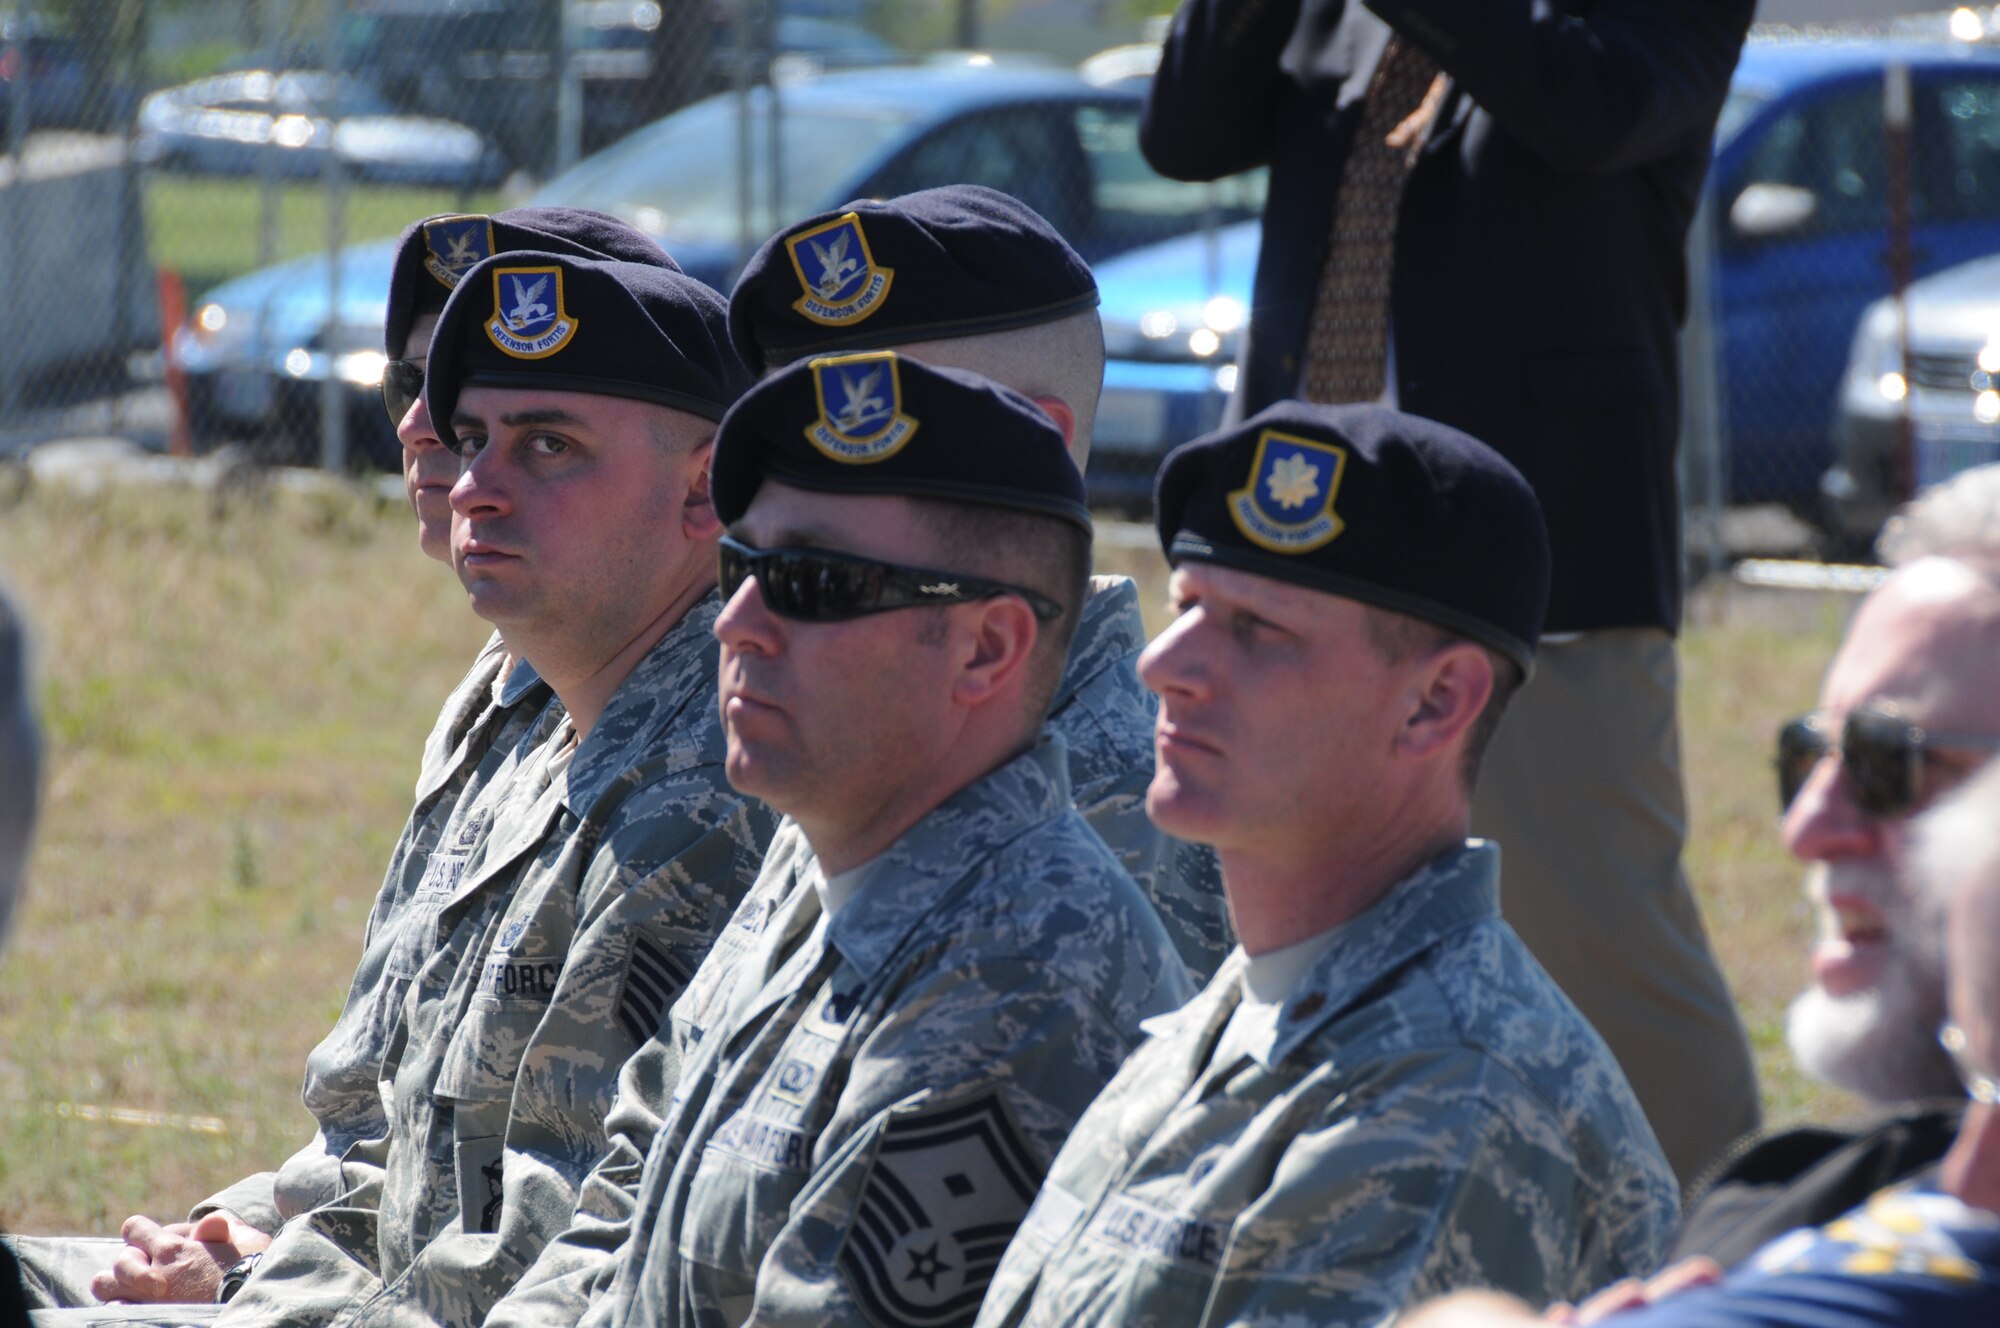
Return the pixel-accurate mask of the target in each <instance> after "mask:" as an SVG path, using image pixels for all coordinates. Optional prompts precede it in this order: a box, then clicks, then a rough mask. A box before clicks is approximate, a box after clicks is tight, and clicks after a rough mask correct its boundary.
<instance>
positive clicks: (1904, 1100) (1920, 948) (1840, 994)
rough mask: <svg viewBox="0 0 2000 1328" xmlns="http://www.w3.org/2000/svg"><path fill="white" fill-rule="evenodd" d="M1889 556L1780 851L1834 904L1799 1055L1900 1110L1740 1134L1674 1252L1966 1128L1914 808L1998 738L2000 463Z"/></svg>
mask: <svg viewBox="0 0 2000 1328" xmlns="http://www.w3.org/2000/svg"><path fill="white" fill-rule="evenodd" d="M1881 550H1882V553H1883V556H1884V559H1885V561H1887V562H1888V563H1889V564H1890V566H1891V567H1892V568H1893V570H1892V572H1891V573H1890V575H1889V577H1888V579H1887V580H1885V581H1884V582H1883V583H1882V585H1881V586H1879V587H1878V588H1877V589H1876V590H1875V591H1874V592H1873V593H1872V594H1870V595H1869V596H1868V598H1867V599H1866V600H1865V601H1863V602H1862V604H1861V607H1860V608H1859V609H1858V610H1857V611H1856V613H1855V615H1854V620H1853V621H1852V622H1851V623H1850V624H1849V626H1848V631H1847V637H1846V639H1845V640H1844V641H1843V642H1842V643H1841V647H1840V650H1839V653H1838V654H1836V655H1835V656H1834V660H1833V664H1832V666H1831V668H1829V669H1828V671H1827V675H1826V682H1825V684H1824V686H1823V687H1822V689H1821V694H1820V705H1819V708H1818V709H1817V710H1815V711H1813V712H1812V713H1810V714H1808V715H1804V716H1801V717H1799V718H1798V719H1795V720H1792V721H1790V722H1789V723H1787V724H1785V725H1784V726H1783V727H1782V728H1781V729H1780V731H1779V735H1778V753H1777V756H1778V759H1777V766H1778V782H1779V796H1780V799H1781V801H1782V803H1783V806H1784V809H1785V821H1784V836H1785V847H1786V848H1788V849H1789V850H1790V851H1791V853H1792V855H1793V856H1794V857H1796V858H1798V859H1799V860H1800V861H1801V862H1804V863H1806V864H1807V867H1808V872H1807V877H1806V893H1807V895H1808V897H1809V898H1810V899H1811V900H1812V902H1813V905H1814V907H1815V909H1816V911H1817V913H1818V917H1819V938H1818V941H1817V943H1816V944H1815V946H1814V948H1813V954H1812V978H1813V980H1812V985H1811V986H1810V987H1808V988H1807V989H1806V991H1805V992H1804V993H1803V994H1802V995H1801V996H1800V997H1799V998H1798V999H1797V1000H1796V1001H1795V1002H1793V1005H1792V1009H1791V1014H1790V1018H1789V1020H1788V1021H1787V1030H1786V1031H1787V1034H1788V1038H1789V1041H1790V1043H1791V1047H1792V1054H1793V1055H1794V1056H1795V1057H1796V1058H1797V1060H1798V1062H1799V1064H1800V1065H1801V1066H1802V1067H1803V1068H1805V1069H1806V1070H1807V1071H1808V1072H1810V1073H1811V1074H1813V1075H1815V1076H1816V1077H1818V1078H1820V1079H1823V1080H1825V1081H1827V1082H1828V1083H1832V1084H1835V1085H1837V1086H1839V1087H1841V1088H1845V1089H1848V1090H1849V1091H1851V1092H1854V1093H1858V1094H1860V1095H1861V1096H1863V1097H1865V1098H1868V1099H1869V1100H1870V1101H1871V1102H1873V1103H1875V1104H1877V1105H1879V1106H1880V1107H1882V1108H1884V1109H1885V1113H1884V1114H1883V1115H1882V1116H1881V1117H1880V1118H1879V1119H1876V1120H1874V1121H1871V1122H1868V1123H1867V1124H1865V1125H1863V1126H1861V1127H1859V1128H1846V1129H1833V1128H1817V1127H1814V1128H1807V1129H1802V1130H1791V1131H1786V1132H1784V1133H1781V1134H1777V1135H1773V1136H1770V1137H1768V1138H1764V1139H1761V1140H1756V1141H1754V1142H1751V1143H1746V1144H1744V1145H1740V1146H1739V1147H1738V1149H1737V1150H1735V1152H1734V1153H1733V1154H1732V1155H1731V1156H1730V1157H1729V1158H1728V1159H1727V1160H1726V1164H1725V1165H1723V1166H1721V1167H1719V1168H1718V1169H1717V1170H1716V1172H1715V1173H1713V1175H1712V1178H1711V1180H1710V1181H1709V1183H1708V1184H1707V1185H1706V1186H1705V1187H1703V1188H1702V1189H1700V1190H1698V1191H1696V1192H1695V1193H1693V1194H1692V1195H1691V1196H1690V1198H1689V1204H1688V1212H1687V1217H1686V1219H1685V1221H1684V1222H1683V1224H1682V1229H1681V1234H1680V1237H1679V1239H1678V1240H1677V1241H1676V1243H1675V1247H1674V1253H1675V1255H1676V1256H1683V1255H1690V1254H1706V1255H1709V1256H1711V1257H1713V1258H1715V1259H1717V1260H1718V1261H1720V1262H1722V1263H1723V1264H1724V1265H1730V1264H1734V1263H1736V1262H1737V1261H1738V1260H1740V1259H1742V1258H1744V1257H1746V1256H1747V1255H1749V1254H1751V1253H1752V1252H1754V1251H1755V1250H1756V1249H1757V1248H1758V1247H1759V1246H1761V1245H1762V1244H1763V1243H1764V1242H1765V1241H1767V1240H1769V1239H1771V1238H1772V1237H1774V1236H1776V1235H1778V1234H1781V1233H1782V1232H1784V1231H1786V1230H1790V1229H1791V1228H1793V1227H1798V1226H1813V1225H1817V1224H1819V1223H1822V1222H1825V1221H1828V1220H1830V1219H1831V1218H1833V1217H1835V1216H1837V1215H1839V1214H1840V1213H1842V1212H1845V1211H1846V1210H1847V1209H1848V1208H1850V1207H1852V1206H1853V1205H1854V1204H1857V1203H1860V1202H1861V1201H1862V1200H1864V1199H1865V1198H1866V1197H1867V1196H1868V1195H1869V1194H1870V1193H1872V1192H1873V1191H1874V1190H1875V1189H1877V1188H1879V1187H1880V1186H1882V1185H1885V1184H1888V1183H1890V1182H1891V1181H1894V1180H1897V1179H1900V1178H1902V1177H1904V1176H1906V1175H1909V1174H1910V1173H1912V1172H1914V1171H1916V1170H1919V1169H1921V1168H1923V1167H1925V1166H1928V1165H1930V1164H1931V1163H1933V1162H1935V1161H1936V1160H1937V1158H1938V1157H1939V1156H1940V1155H1941V1154H1942V1153H1943V1152H1944V1150H1945V1149H1946V1147H1948V1146H1949V1144H1950V1142H1951V1139H1952V1135H1953V1132H1954V1131H1955V1130H1956V1128H1957V1124H1958V1118H1959V1114H1960V1111H1961V1106H1962V1102H1963V1097H1962V1095H1961V1089H1960V1085H1959V1080H1958V1078H1957V1076H1956V1075H1955V1074H1954V1072H1953V1069H1952V1065H1951V1062H1950V1060H1949V1059H1948V1058H1947V1057H1946V1056H1945V1054H1944V1052H1943V1051H1942V1050H1941V1049H1940V1048H1939V1046H1938V1043H1937V1037H1936V1034H1937V1028H1938V1024H1939V1022H1940V1021H1941V1020H1942V1019H1943V1018H1944V1012H1945V984H1944V959H1943V956H1944V935H1943V932H1944V920H1943V915H1942V913H1941V911H1940V910H1938V909H1937V908H1936V907H1935V906H1934V905H1929V904H1925V903H1924V902H1922V900H1923V896H1922V893H1921V892H1919V891H1917V890H1916V889H1915V888H1914V886H1913V885H1912V869H1911V868H1912V864H1911V860H1910V859H1911V853H1912V819H1913V818H1914V817H1915V816H1916V814H1917V813H1919V812H1921V811H1923V810H1924V809H1925V808H1927V807H1929V806H1930V805H1931V804H1933V803H1934V802H1936V801H1937V800H1938V799H1939V798H1940V797H1941V796H1942V795H1944V794H1945V793H1946V792H1948V791H1949V790H1951V789H1952V788H1954V787H1956V786H1957V785H1959V784H1961V783H1963V782H1964V781H1965V780H1966V779H1967V778H1968V777H1969V776H1970V775H1971V773H1972V772H1973V771H1974V770H1975V769H1977V768H1978V766H1979V765H1980V763H1981V762H1982V761H1983V760H1984V759H1986V758H1987V757H1988V756H1989V755H1991V754H1992V753H1993V752H1995V751H1996V750H2000V466H1984V467H1980V468H1979V469H1977V470H1973V471H1968V472H1966V473H1965V474H1964V475H1961V476H1960V477H1958V478H1957V479H1956V480H1954V481H1952V482H1951V483H1949V484H1947V485H1944V486H1942V487H1940V488H1938V489H1935V490H1933V491H1932V492H1931V493H1930V494H1928V495H1926V496H1925V497H1924V498H1923V499H1922V500H1921V501H1919V502H1917V503H1914V504H1912V505H1911V506H1910V507H1909V508H1907V509H1905V511H1904V512H1903V513H1902V514H1901V515H1900V516H1898V517H1897V518H1896V519H1895V520H1894V521H1893V522H1891V523H1890V526H1889V528H1888V530H1887V531H1886V532H1885V533H1884V535H1883V537H1882V541H1881ZM1939 1098H1948V1099H1950V1100H1949V1101H1944V1102H1940V1101H1939V1100H1938V1099H1939Z"/></svg>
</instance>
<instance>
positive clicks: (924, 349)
mask: <svg viewBox="0 0 2000 1328" xmlns="http://www.w3.org/2000/svg"><path fill="white" fill-rule="evenodd" d="M896 350H897V351H898V352H899V353H901V354H905V355H908V356H909V357H910V358H911V359H913V360H920V361H922V362H923V363H925V364H929V365H932V366H934V367H937V366H941V367H943V368H947V369H969V370H971V371H972V372H973V373H976V374H983V375H985V376H986V377H988V378H991V379H992V380H993V381H994V382H996V383H1000V384H1003V385H1005V386H1007V387H1011V388H1013V389H1014V390H1015V391H1016V392H1019V393H1020V394H1021V395H1023V396H1030V397H1060V398H1061V399H1062V400H1063V401H1065V402H1066V403H1068V405H1069V408H1070V410H1071V411H1072V412H1073V413H1074V414H1075V416H1076V436H1075V437H1074V438H1072V439H1071V440H1070V451H1071V452H1072V454H1074V453H1076V451H1077V449H1079V448H1083V447H1088V446H1089V443H1090V430H1091V428H1092V426H1093V425H1094V424H1095V422H1096V420H1097V397H1098V394H1099V393H1100V392H1102V391H1103V390H1104V321H1103V320H1102V319H1101V318H1099V317H1098V314H1097V310H1095V309H1084V310H1081V311H1080V312H1077V313H1073V314H1069V315H1067V316H1066V317H1063V318H1058V319H1056V320H1055V321H1054V322H1052V323H1038V324H1036V325H1035V326H1033V327H1018V328H1013V329H1011V330H1009V331H1006V332H982V333H979V334H978V335H975V336H970V337H952V338H951V339H949V340H944V341H919V342H912V343H910V344H909V345H906V346H898V347H896Z"/></svg>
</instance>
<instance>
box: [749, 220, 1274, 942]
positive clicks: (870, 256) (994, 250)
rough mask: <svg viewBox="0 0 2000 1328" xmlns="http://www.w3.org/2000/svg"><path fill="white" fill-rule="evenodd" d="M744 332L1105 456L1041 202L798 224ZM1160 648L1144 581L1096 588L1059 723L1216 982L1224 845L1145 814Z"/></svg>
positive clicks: (1098, 819) (1176, 930)
mask: <svg viewBox="0 0 2000 1328" xmlns="http://www.w3.org/2000/svg"><path fill="white" fill-rule="evenodd" d="M836 254H837V255H839V256H840V257H838V258H835V259H834V260H833V268H834V269H838V270H831V269H830V268H829V264H828V261H827V260H828V257H829V256H832V255H836ZM857 256H859V258H860V259H861V261H856V258H857ZM834 277H839V278H840V280H839V283H838V285H837V287H836V289H835V292H834V294H833V295H832V296H831V297H828V296H826V295H825V294H824V291H825V289H826V284H827V282H829V281H831V280H832V279H833V278H834ZM729 331H730V335H731V336H732V337H733V338H734V339H735V342H736V348H737V350H738V352H739V353H741V354H742V356H743V358H744V361H745V362H746V363H747V364H749V365H750V367H751V369H752V371H753V372H758V373H764V372H767V371H768V370H770V369H773V368H781V367H783V366H784V365H786V364H789V363H792V362H793V361H795V360H797V359H799V358H801V357H803V356H807V355H832V354H837V353H840V352H844V351H855V350H877V349H886V350H894V351H897V352H898V353H900V354H903V355H907V356H909V357H910V358H912V359H917V360H922V361H923V362H924V363H926V364H930V365H938V366H944V367H947V368H953V369H966V370H969V371H971V372H973V373H977V374H980V375H982V376H984V377H987V378H990V379H992V380H993V381H995V382H998V383H1002V384H1005V385H1006V386H1008V387H1011V388H1013V389H1014V390H1015V391H1017V392H1020V393H1022V394H1023V395H1025V396H1029V397H1033V398H1034V399H1035V403H1036V404H1037V405H1039V406H1040V407H1042V409H1043V410H1044V411H1046V412H1047V413H1048V414H1049V416H1050V418H1051V419H1053V420H1054V421H1055V422H1056V423H1057V425H1058V426H1059V427H1060V428H1061V429H1062V430H1063V436H1064V440H1065V441H1066V442H1067V443H1068V445H1069V451H1070V457H1071V459H1072V460H1073V461H1075V462H1076V467H1077V469H1078V470H1079V471H1081V470H1083V469H1084V466H1085V463H1086V461H1087V460H1088V458H1089V454H1090V440H1091V429H1092V426H1093V424H1094V422H1095V418H1096V413H1097V398H1098V393H1099V392H1100V390H1101V389H1102V387H1103V380H1104V331H1103V326H1102V323H1101V321H1100V320H1099V318H1098V314H1097V283H1096V280H1095V279H1094V278H1093V277H1092V276H1091V275H1090V268H1089V266H1088V265H1086V264H1085V263H1084V261H1083V260H1082V259H1081V258H1079V257H1078V256H1077V254H1076V251H1075V250H1073V249H1071V248H1070V246H1069V245H1068V244H1067V243H1065V242H1064V240H1063V238H1062V236H1060V235H1059V234H1057V233H1056V231H1055V228H1054V227H1052V226H1050V225H1049V224H1048V222H1047V221H1045V220H1044V219H1043V218H1042V217H1041V216H1040V215H1039V214H1037V213H1036V212H1035V211H1034V209H1032V208H1030V207H1028V206H1027V205H1026V204H1025V203H1022V202H1021V201H1020V200H1018V199H1015V198H1011V197H1009V196H1008V195H1006V194H1002V193H999V192H997V191H995V190H992V189H986V188H982V187H980V186H977V185H953V186H949V187H946V188H941V189H926V190H921V191H919V192H917V193H913V194H905V195H903V196H902V197H900V198H892V199H890V200H888V201H887V202H872V201H866V200H861V201H856V202H853V203H850V204H848V205H847V206H845V207H843V208H839V209H836V210H835V211H833V212H828V213H823V214H821V215H819V216H816V217H809V218H807V219H806V220H804V221H801V222H799V223H797V224H796V225H793V226H789V227H786V228H785V229H784V230H782V231H780V232H779V233H778V234H777V235H776V236H774V237H772V238H771V239H770V240H769V241H767V242H766V243H765V244H764V246H763V248H762V249H760V250H758V252H757V254H756V255H755V256H754V257H752V258H751V260H750V263H749V265H748V266H747V267H745V268H744V270H743V275H742V276H741V277H740V278H738V280H737V283H736V289H735V291H734V292H733V293H731V295H730V297H729ZM1145 645H1146V624H1145V620H1144V618H1143V617H1142V616H1141V614H1140V612H1139V594H1138V588H1137V586H1136V585H1134V584H1133V582H1132V580H1131V578H1130V577H1122V576H1118V577H1110V576H1106V577H1094V578H1092V580H1091V587H1090V597H1089V599H1088V600H1086V601H1085V604H1084V612H1083V621H1082V622H1081V623H1080V624H1079V625H1078V627H1077V631H1076V638H1075V640H1074V642H1073V643H1072V644H1071V646H1070V654H1069V663H1068V666H1067V667H1066V668H1065V670H1064V672H1063V679H1062V685H1061V687H1060V688H1059V689H1058V691H1057V694H1056V697H1055V701H1054V703H1053V705H1052V706H1051V707H1050V711H1049V728H1050V729H1052V730H1053V731H1054V732H1056V733H1059V734H1061V735H1062V737H1063V739H1064V740H1065V741H1066V742H1067V744H1068V747H1069V782H1070V789H1071V792H1072V794H1073V795H1074V797H1075V800H1076V809H1077V810H1078V811H1079V812H1081V813H1083V818H1084V819H1085V820H1086V821H1088V822H1090V827H1091V829H1093V830H1095V831H1097V833H1098V834H1099V835H1101V836H1103V838H1104V842H1105V843H1107V844H1109V845H1110V846H1111V848H1112V851H1113V852H1115V853H1117V854H1118V858H1119V861H1120V862H1122V863H1123V864H1124V865H1125V869H1126V870H1127V871H1128V872H1130V873H1131V875H1132V879H1133V880H1135V881H1137V882H1138V883H1139V886H1140V888H1141V889H1143V890H1144V891H1145V892H1146V895H1147V897H1148V898H1149V899H1151V900H1152V901H1153V907H1154V908H1155V909H1156V910H1158V912H1159V915H1160V920H1161V921H1162V922H1163V923H1165V924H1166V928H1167V934H1168V935H1169V936H1171V937H1173V940H1174V946H1175V948H1176V949H1178V950H1179V951H1180V955H1181V958H1182V960H1183V961H1185V962H1186V964H1187V966H1188V971H1189V972H1191V973H1192V974H1193V975H1194V979H1195V981H1197V982H1205V981H1207V979H1208V977H1209V975H1210V974H1212V973H1214V972H1215V969H1216V966H1217V965H1218V964H1220V963H1221V962H1222V960H1223V958H1224V957H1225V956H1226V955H1227V954H1228V953H1229V948H1230V946H1231V944H1232V943H1233V939H1234V938H1233V937H1232V936H1231V934H1230V930H1229V915H1228V912H1227V911H1226V910H1225V908H1224V907H1223V902H1222V877H1221V872H1220V869H1219V868H1218V866H1217V865H1216V861H1215V854H1214V852H1213V851H1211V850H1210V849H1208V848H1207V847H1205V846H1203V845H1199V844H1190V843H1187V842H1186V841H1183V840H1176V839H1174V838H1172V837H1170V836H1168V835H1165V834H1163V833H1161V831H1160V830H1159V829H1158V827H1156V826H1154V825H1153V823H1152V822H1151V821H1149V820H1147V819H1146V805H1145V804H1146V786H1147V784H1148V783H1150V782H1151V780H1152V777H1153V711H1154V708H1155V702H1154V700H1153V697H1152V694H1151V693H1150V692H1148V691H1147V690H1146V689H1145V687H1144V686H1142V685H1141V684H1140V682H1139V677H1138V674H1137V673H1136V672H1135V671H1134V668H1133V665H1134V663H1135V662H1136V661H1137V660H1138V658H1139V652H1140V651H1141V650H1143V649H1144V648H1145Z"/></svg>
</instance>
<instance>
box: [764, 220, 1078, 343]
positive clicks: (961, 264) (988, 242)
mask: <svg viewBox="0 0 2000 1328" xmlns="http://www.w3.org/2000/svg"><path fill="white" fill-rule="evenodd" d="M1096 307H1097V281H1096V279H1095V278H1094V277H1092V276H1091V275H1090V266H1089V264H1087V263H1085V262H1084V261H1083V260H1082V259H1081V258H1079V257H1077V255H1076V251H1075V250H1074V249H1072V248H1070V247H1069V245H1068V244H1067V243H1066V242H1065V241H1064V240H1063V237H1062V236H1060V235H1058V234H1057V233H1056V230H1055V227H1053V226H1051V225H1049V223H1048V222H1046V221H1044V220H1043V219H1042V217H1041V214H1040V213H1038V212H1036V211H1035V210H1034V209H1033V208H1031V207H1029V206H1028V205H1027V204H1026V203H1023V202H1021V200H1019V199H1018V198H1014V197H1011V196H1010V195H1007V194H1003V193H1001V192H999V191H998V190H996V189H987V188H984V187H983V186H980V185H970V184H959V185H948V186H946V187H944V188H941V189H925V190H921V191H920V192H918V193H914V194H904V195H903V196H902V197H900V198H892V199H890V200H888V201H887V202H886V203H877V202H870V201H867V200H859V201H856V202H853V203H849V204H848V205H847V206H846V207H843V208H839V209H837V210H835V211H833V212H822V213H820V214H819V215H818V216H814V217H808V218H806V219H805V220H804V221H802V222H799V223H798V224H797V225H794V226H787V227H786V228H785V229H784V230H782V231H779V232H778V233H777V234H776V235H774V236H772V237H771V238H770V239H769V240H766V241H765V242H764V246H763V247H762V248H761V249H759V250H758V251H757V252H756V254H755V255H754V256H753V257H752V258H751V259H750V265H749V266H748V267H746V268H744V269H743V275H742V276H740V277H739V278H737V281H736V289H735V291H734V292H732V293H731V295H730V297H729V335H730V336H731V337H732V338H734V339H735V342H736V350H737V353H738V354H740V355H741V356H742V357H743V362H744V363H745V364H748V365H749V366H750V369H751V372H753V373H759V374H761V373H763V372H764V371H765V370H767V369H768V368H770V367H771V366H772V365H783V364H790V363H791V362H792V361H793V360H796V359H801V358H803V357H805V356H807V355H825V354H830V353H833V352H837V351H854V350H869V349H875V348H878V347H883V346H903V345H908V344H909V343H911V342H913V341H938V340H943V339H945V338H948V337H969V336H974V335H977V334H979V333H983V332H1004V331H1006V330H1008V329H1010V328H1017V327H1033V326H1035V325H1036V324H1039V323H1048V322H1053V321H1054V320H1056V319H1058V318H1064V317H1067V316H1068V315H1070V314H1074V313H1080V312H1081V311H1083V310H1085V309H1094V308H1096Z"/></svg>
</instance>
